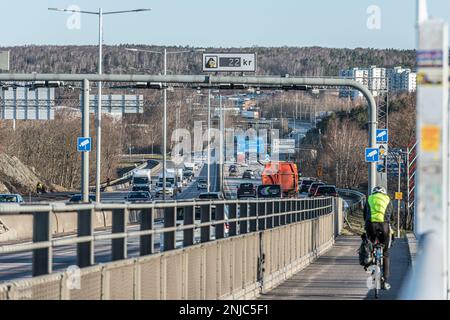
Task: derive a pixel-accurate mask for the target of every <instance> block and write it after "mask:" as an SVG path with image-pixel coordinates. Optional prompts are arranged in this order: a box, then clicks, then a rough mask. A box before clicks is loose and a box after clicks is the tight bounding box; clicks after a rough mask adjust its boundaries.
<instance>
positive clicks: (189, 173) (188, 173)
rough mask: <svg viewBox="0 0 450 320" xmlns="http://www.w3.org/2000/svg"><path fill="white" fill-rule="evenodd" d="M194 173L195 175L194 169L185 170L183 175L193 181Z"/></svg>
mask: <svg viewBox="0 0 450 320" xmlns="http://www.w3.org/2000/svg"><path fill="white" fill-rule="evenodd" d="M194 175H195V174H194V171H192V170H184V172H183V177H184V178H186V179H188V180H189V181H191V180H192V178H194Z"/></svg>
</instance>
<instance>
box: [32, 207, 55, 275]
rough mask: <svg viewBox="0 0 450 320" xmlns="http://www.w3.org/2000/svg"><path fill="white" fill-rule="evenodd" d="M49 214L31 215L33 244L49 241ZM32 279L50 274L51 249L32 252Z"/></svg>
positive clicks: (50, 235) (38, 213)
mask: <svg viewBox="0 0 450 320" xmlns="http://www.w3.org/2000/svg"><path fill="white" fill-rule="evenodd" d="M51 230H52V229H51V219H50V212H35V213H33V243H38V242H48V241H50V240H51V237H52V234H51ZM32 269H33V270H32V274H33V277H36V276H41V275H45V274H49V273H51V272H52V247H51V245H50V246H49V247H48V248H42V249H35V250H33V265H32Z"/></svg>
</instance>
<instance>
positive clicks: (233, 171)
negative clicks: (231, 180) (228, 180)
mask: <svg viewBox="0 0 450 320" xmlns="http://www.w3.org/2000/svg"><path fill="white" fill-rule="evenodd" d="M228 173H229V174H230V177H236V176H237V174H238V169H237V167H236V166H235V165H231V166H230V168H229V169H228Z"/></svg>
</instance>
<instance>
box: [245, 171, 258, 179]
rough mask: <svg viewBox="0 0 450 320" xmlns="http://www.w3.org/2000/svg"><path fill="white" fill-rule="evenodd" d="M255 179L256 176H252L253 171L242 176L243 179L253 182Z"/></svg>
mask: <svg viewBox="0 0 450 320" xmlns="http://www.w3.org/2000/svg"><path fill="white" fill-rule="evenodd" d="M254 177H255V174H254V173H253V174H252V171H245V172H244V174H243V175H242V179H247V180H252V179H253V178H254Z"/></svg>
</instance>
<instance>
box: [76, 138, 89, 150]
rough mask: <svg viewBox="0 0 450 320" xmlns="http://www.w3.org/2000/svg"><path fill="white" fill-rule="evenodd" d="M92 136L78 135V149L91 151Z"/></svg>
mask: <svg viewBox="0 0 450 320" xmlns="http://www.w3.org/2000/svg"><path fill="white" fill-rule="evenodd" d="M91 142H92V141H91V138H84V137H78V139H77V150H78V152H89V151H91V145H92V144H91Z"/></svg>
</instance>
